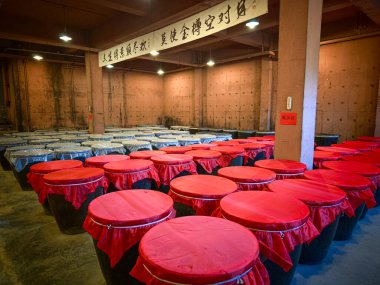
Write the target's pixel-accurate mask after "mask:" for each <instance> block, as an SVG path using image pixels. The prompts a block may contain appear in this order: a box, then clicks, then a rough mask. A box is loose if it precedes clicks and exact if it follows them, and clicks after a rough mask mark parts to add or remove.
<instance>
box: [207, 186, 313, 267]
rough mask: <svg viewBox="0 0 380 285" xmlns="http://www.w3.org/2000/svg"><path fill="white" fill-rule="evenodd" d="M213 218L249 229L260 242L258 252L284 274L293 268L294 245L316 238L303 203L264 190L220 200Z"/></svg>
mask: <svg viewBox="0 0 380 285" xmlns="http://www.w3.org/2000/svg"><path fill="white" fill-rule="evenodd" d="M284 205H286V207H284ZM213 216H217V217H222V218H224V219H227V220H230V221H234V222H236V223H239V224H241V225H243V226H245V227H247V228H248V229H249V230H251V231H252V232H253V233H254V234H255V236H256V237H257V239H258V240H259V243H260V251H261V252H262V253H263V254H264V255H265V256H266V257H267V258H268V259H269V260H271V261H272V262H274V263H276V264H278V265H279V266H280V267H281V268H282V269H283V270H284V271H289V270H290V269H291V268H292V266H293V263H292V261H291V258H290V256H289V253H290V252H292V251H293V250H294V248H295V247H296V246H297V245H301V244H303V243H306V242H311V241H312V240H313V239H314V238H315V237H317V236H318V235H319V232H318V230H317V229H316V228H315V226H314V225H313V223H312V221H311V220H310V212H309V208H308V207H307V206H306V205H305V204H304V203H302V202H301V201H299V200H297V199H294V198H291V197H287V196H285V195H281V194H277V193H271V192H267V191H244V192H236V193H233V194H230V195H228V196H226V197H224V198H223V199H222V200H221V202H220V207H219V208H218V209H217V210H216V211H215V212H214V213H213Z"/></svg>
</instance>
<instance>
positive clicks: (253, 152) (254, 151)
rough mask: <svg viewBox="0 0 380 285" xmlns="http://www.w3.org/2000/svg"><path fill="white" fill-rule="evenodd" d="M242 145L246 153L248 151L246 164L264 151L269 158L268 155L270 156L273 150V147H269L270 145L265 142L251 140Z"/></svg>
mask: <svg viewBox="0 0 380 285" xmlns="http://www.w3.org/2000/svg"><path fill="white" fill-rule="evenodd" d="M240 146H241V147H242V148H244V150H245V153H246V157H245V161H244V164H247V163H248V159H249V158H250V159H252V160H255V158H256V156H257V155H258V154H259V153H260V152H262V151H265V157H266V158H268V155H269V157H270V155H271V151H270V149H271V147H269V148H268V146H267V145H265V144H260V143H252V142H250V143H245V144H242V145H240Z"/></svg>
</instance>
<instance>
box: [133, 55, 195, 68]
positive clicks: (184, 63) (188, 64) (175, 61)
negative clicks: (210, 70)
mask: <svg viewBox="0 0 380 285" xmlns="http://www.w3.org/2000/svg"><path fill="white" fill-rule="evenodd" d="M139 59H145V60H150V61H157V62H165V63H172V64H177V65H184V66H190V67H199V64H194V63H190V62H186V61H183V60H175V59H170V58H165V57H162V56H160V57H159V58H155V57H152V56H140V57H139Z"/></svg>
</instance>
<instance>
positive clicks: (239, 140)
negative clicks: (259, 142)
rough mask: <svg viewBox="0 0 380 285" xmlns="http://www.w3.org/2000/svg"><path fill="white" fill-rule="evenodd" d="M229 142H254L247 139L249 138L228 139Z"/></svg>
mask: <svg viewBox="0 0 380 285" xmlns="http://www.w3.org/2000/svg"><path fill="white" fill-rule="evenodd" d="M229 142H237V143H239V144H243V145H244V144H246V143H252V142H255V141H252V140H249V139H233V140H230V141H229Z"/></svg>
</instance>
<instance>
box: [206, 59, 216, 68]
mask: <svg viewBox="0 0 380 285" xmlns="http://www.w3.org/2000/svg"><path fill="white" fill-rule="evenodd" d="M206 64H207V65H208V66H214V65H215V61H213V60H212V59H211V58H210V59H209V60H208V62H207V63H206Z"/></svg>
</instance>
